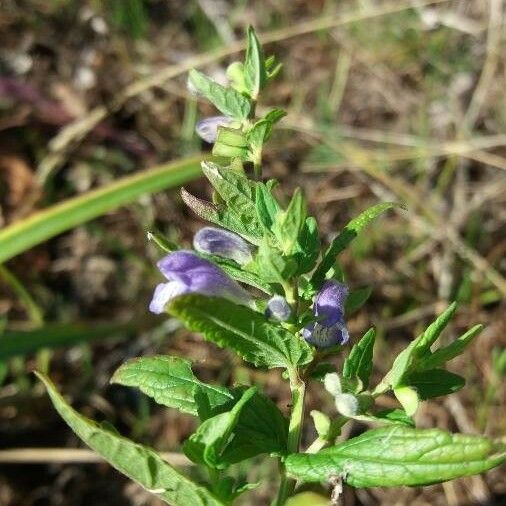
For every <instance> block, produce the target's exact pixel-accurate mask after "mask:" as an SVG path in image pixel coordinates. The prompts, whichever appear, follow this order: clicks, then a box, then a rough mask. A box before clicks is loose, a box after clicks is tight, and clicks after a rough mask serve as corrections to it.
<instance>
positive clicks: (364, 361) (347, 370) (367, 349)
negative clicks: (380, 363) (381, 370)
mask: <svg viewBox="0 0 506 506" xmlns="http://www.w3.org/2000/svg"><path fill="white" fill-rule="evenodd" d="M375 339H376V330H375V329H373V328H371V329H369V330H368V331H367V332H366V333H365V334H364V337H362V339H360V341H359V342H358V343H357V344H355V345H354V346H353V348H352V349H351V351H350V354H349V355H348V357H347V358H346V360H345V361H344V366H343V377H345V378H347V379H350V380H353V379H359V380H360V382H361V387H362V388H361V390H360V391H362V390H367V387H368V386H369V377H370V376H371V372H372V365H373V363H372V356H373V348H374V341H375ZM357 393H358V392H357Z"/></svg>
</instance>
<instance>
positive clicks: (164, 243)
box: [147, 231, 181, 253]
mask: <svg viewBox="0 0 506 506" xmlns="http://www.w3.org/2000/svg"><path fill="white" fill-rule="evenodd" d="M147 236H148V241H153V242H154V243H155V244H156V245H157V246H158V247H159V248H160V249H161V250H162V251H164V252H165V253H171V252H172V251H177V250H178V249H181V248H180V247H179V246H178V245H177V244H175V243H173V242H172V241H169V240H168V239H166V238H165V237H164V236H163V235H162V234H160V233H159V232H156V231H150V232H148V233H147Z"/></svg>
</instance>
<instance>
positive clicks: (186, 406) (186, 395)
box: [111, 355, 234, 416]
mask: <svg viewBox="0 0 506 506" xmlns="http://www.w3.org/2000/svg"><path fill="white" fill-rule="evenodd" d="M111 383H118V384H120V385H124V386H130V387H137V388H139V390H140V391H141V392H143V393H145V394H146V395H148V396H149V397H151V398H153V399H154V400H155V402H157V403H158V404H162V405H164V406H167V407H169V408H176V409H179V410H180V411H182V412H184V413H189V414H191V415H195V416H197V415H198V414H199V404H201V405H202V404H204V403H205V405H207V406H208V412H213V411H214V410H216V408H217V407H219V406H222V405H224V404H227V403H230V402H232V401H233V400H234V396H233V395H232V394H231V393H230V392H229V391H228V389H226V388H224V387H221V386H218V385H207V384H206V383H203V382H201V381H200V380H199V379H197V378H196V377H195V375H194V374H193V372H192V370H191V362H190V361H189V360H187V359H184V358H180V357H169V356H166V355H158V356H154V357H141V358H134V359H132V360H129V361H128V362H125V363H124V364H123V365H122V366H121V367H119V369H117V370H116V372H115V373H114V375H113V377H112V379H111Z"/></svg>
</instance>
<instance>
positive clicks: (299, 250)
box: [293, 216, 320, 274]
mask: <svg viewBox="0 0 506 506" xmlns="http://www.w3.org/2000/svg"><path fill="white" fill-rule="evenodd" d="M319 254H320V237H319V235H318V224H317V223H316V220H315V219H314V218H313V217H312V216H308V217H307V218H306V222H305V223H304V225H303V227H302V230H301V232H300V234H299V237H298V238H297V243H296V245H295V253H294V255H293V256H294V257H295V259H296V261H297V274H304V273H306V272H309V271H312V270H313V268H314V266H315V264H316V261H317V260H318V256H319Z"/></svg>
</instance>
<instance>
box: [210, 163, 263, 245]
mask: <svg viewBox="0 0 506 506" xmlns="http://www.w3.org/2000/svg"><path fill="white" fill-rule="evenodd" d="M202 171H203V172H204V174H205V176H206V177H207V179H209V182H210V183H211V184H212V185H213V187H214V189H215V190H216V191H217V192H218V194H219V195H220V197H221V198H222V199H223V200H224V201H225V203H226V207H225V208H224V209H223V210H218V212H219V220H220V221H221V222H222V223H224V224H226V225H227V228H229V227H234V228H230V229H231V230H233V231H238V233H240V234H241V235H243V236H246V237H249V238H250V240H251V241H255V242H254V243H255V244H257V243H258V242H259V240H260V238H261V237H262V236H263V228H262V226H261V224H260V222H259V221H258V217H257V212H256V206H255V186H254V183H253V182H251V181H249V180H248V178H247V177H246V176H244V175H243V174H240V173H239V172H236V171H234V170H232V169H228V168H225V167H220V166H219V165H216V164H215V163H212V162H204V163H202Z"/></svg>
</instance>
